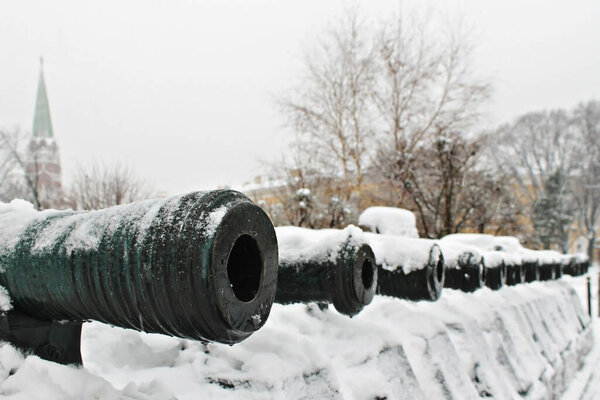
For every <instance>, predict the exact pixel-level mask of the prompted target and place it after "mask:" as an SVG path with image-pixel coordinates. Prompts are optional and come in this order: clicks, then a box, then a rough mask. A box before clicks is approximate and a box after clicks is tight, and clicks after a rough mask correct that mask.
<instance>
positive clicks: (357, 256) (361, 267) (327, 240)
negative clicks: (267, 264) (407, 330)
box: [275, 226, 378, 316]
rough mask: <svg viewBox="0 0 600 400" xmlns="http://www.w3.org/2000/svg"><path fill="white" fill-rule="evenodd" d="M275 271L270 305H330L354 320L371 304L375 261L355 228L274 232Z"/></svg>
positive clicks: (277, 230) (279, 229) (301, 229)
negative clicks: (275, 242)
mask: <svg viewBox="0 0 600 400" xmlns="http://www.w3.org/2000/svg"><path fill="white" fill-rule="evenodd" d="M275 231H276V233H277V240H278V243H279V272H278V283H277V295H276V296H275V302H277V303H282V304H290V303H310V302H318V303H326V304H329V303H332V304H333V305H334V307H335V308H336V310H337V311H339V312H340V313H342V314H346V315H349V316H353V315H355V314H357V313H359V312H360V311H361V310H362V309H363V307H364V306H366V305H367V304H369V303H370V302H371V300H373V296H374V295H375V289H376V287H377V279H378V278H377V269H376V267H375V257H374V255H373V251H372V250H371V247H369V245H368V244H366V243H365V239H364V236H363V235H364V233H363V232H362V231H361V230H360V229H359V228H357V227H355V226H349V227H347V228H345V229H343V230H339V229H319V230H313V229H306V228H297V227H292V226H285V227H278V228H276V229H275Z"/></svg>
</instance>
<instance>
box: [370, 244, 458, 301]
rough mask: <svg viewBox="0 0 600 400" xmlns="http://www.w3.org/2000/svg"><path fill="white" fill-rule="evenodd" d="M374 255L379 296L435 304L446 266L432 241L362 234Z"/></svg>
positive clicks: (442, 284)
mask: <svg viewBox="0 0 600 400" xmlns="http://www.w3.org/2000/svg"><path fill="white" fill-rule="evenodd" d="M364 235H365V237H366V238H367V243H369V245H370V246H371V248H372V249H373V252H374V253H375V259H376V262H377V271H378V273H379V281H378V288H377V291H378V293H379V294H382V295H386V296H393V297H397V298H401V299H409V300H429V301H436V300H438V299H439V298H440V296H441V294H442V288H443V286H444V278H445V271H446V266H445V264H444V257H443V255H442V251H441V250H440V247H439V246H438V245H437V244H436V243H435V241H433V240H429V239H416V238H410V237H402V236H394V235H380V234H375V233H365V234H364Z"/></svg>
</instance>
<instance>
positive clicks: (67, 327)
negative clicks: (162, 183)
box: [0, 190, 277, 364]
mask: <svg viewBox="0 0 600 400" xmlns="http://www.w3.org/2000/svg"><path fill="white" fill-rule="evenodd" d="M15 208H16V209H15ZM0 226H1V229H2V230H3V234H2V236H1V238H3V240H2V242H0V285H1V286H3V287H4V288H5V289H6V290H7V291H8V293H9V295H10V298H11V300H12V304H13V306H14V310H12V311H9V312H8V313H5V314H4V315H3V319H2V322H1V323H0V337H2V338H3V339H5V340H9V341H11V342H12V343H14V344H16V345H17V346H18V347H21V348H24V349H27V350H32V351H34V352H35V353H36V354H38V355H39V356H41V357H42V358H46V359H49V360H51V361H57V362H61V363H66V364H70V363H76V364H80V363H81V355H80V351H79V338H80V334H81V323H82V322H83V321H86V320H97V321H101V322H105V323H108V324H112V325H116V326H120V327H124V328H131V329H136V330H140V331H145V332H154V333H162V334H167V335H173V336H178V337H182V338H189V339H196V340H202V341H217V342H222V343H228V344H232V343H236V342H239V341H241V340H243V339H245V338H246V337H248V336H249V335H250V334H252V333H253V332H254V331H256V330H257V329H259V328H260V327H261V326H262V325H263V324H264V323H265V321H266V319H267V317H268V315H269V312H270V309H271V305H272V303H273V299H274V297H275V291H276V285H277V239H276V236H275V230H274V228H273V225H272V224H271V221H270V220H269V218H268V217H267V215H266V214H265V213H264V212H263V211H262V209H260V207H258V206H256V205H255V204H254V203H252V202H251V201H250V199H248V198H247V197H246V196H245V195H243V194H241V193H239V192H235V191H231V190H217V191H209V192H196V193H190V194H186V195H183V196H177V197H172V198H168V199H160V200H148V201H142V202H138V203H132V204H128V205H123V206H116V207H111V208H107V209H104V210H99V211H85V212H73V211H54V210H50V211H43V212H36V211H34V210H33V209H30V210H27V209H25V208H23V207H21V208H19V207H15V205H14V204H13V205H12V206H11V205H4V207H3V208H2V209H0Z"/></svg>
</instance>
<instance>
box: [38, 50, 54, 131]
mask: <svg viewBox="0 0 600 400" xmlns="http://www.w3.org/2000/svg"><path fill="white" fill-rule="evenodd" d="M43 67H44V59H43V58H40V80H39V82H38V88H37V98H36V100H35V114H34V115H33V137H34V138H51V137H53V136H54V134H53V132H52V120H51V119H50V107H49V106H48V95H47V94H46V83H45V82H44V70H43Z"/></svg>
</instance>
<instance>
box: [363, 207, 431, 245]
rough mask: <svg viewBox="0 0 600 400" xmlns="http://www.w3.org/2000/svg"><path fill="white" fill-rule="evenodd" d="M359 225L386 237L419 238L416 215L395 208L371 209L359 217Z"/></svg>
mask: <svg viewBox="0 0 600 400" xmlns="http://www.w3.org/2000/svg"><path fill="white" fill-rule="evenodd" d="M358 225H360V226H361V227H365V228H368V229H369V230H370V231H371V232H376V233H382V234H386V235H398V236H408V237H413V238H418V237H419V232H418V231H417V223H416V218H415V214H414V213H413V212H412V211H409V210H405V209H403V208H395V207H369V208H367V209H366V210H365V211H363V212H362V214H360V216H359V217H358Z"/></svg>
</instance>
